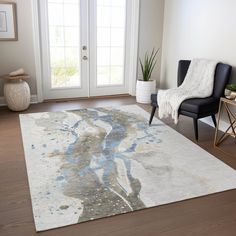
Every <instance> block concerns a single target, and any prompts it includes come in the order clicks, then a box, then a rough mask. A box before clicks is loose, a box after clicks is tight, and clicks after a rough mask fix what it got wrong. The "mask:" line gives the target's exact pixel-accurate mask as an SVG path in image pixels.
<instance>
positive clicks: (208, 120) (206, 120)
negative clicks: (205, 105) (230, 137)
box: [200, 117, 229, 132]
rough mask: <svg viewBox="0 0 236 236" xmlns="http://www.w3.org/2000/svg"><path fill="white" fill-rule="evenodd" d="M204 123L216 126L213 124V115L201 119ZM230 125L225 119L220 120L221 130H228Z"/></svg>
mask: <svg viewBox="0 0 236 236" xmlns="http://www.w3.org/2000/svg"><path fill="white" fill-rule="evenodd" d="M200 120H201V121H202V122H203V123H205V124H208V125H210V126H212V127H214V128H215V126H214V124H213V122H212V119H211V117H206V118H203V119H200ZM228 127H229V124H228V123H227V122H225V121H222V120H221V121H220V126H219V130H221V131H223V132H224V131H225V130H227V129H228Z"/></svg>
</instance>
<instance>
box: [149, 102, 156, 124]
mask: <svg viewBox="0 0 236 236" xmlns="http://www.w3.org/2000/svg"><path fill="white" fill-rule="evenodd" d="M156 109H157V108H156V107H155V106H152V112H151V116H150V120H149V125H151V124H152V120H153V117H154V115H155V112H156Z"/></svg>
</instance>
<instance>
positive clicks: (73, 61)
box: [48, 0, 81, 88]
mask: <svg viewBox="0 0 236 236" xmlns="http://www.w3.org/2000/svg"><path fill="white" fill-rule="evenodd" d="M48 27H49V47H50V50H49V51H50V70H51V88H72V87H80V86H81V59H80V58H81V55H80V48H81V40H80V38H81V37H80V32H81V30H80V0H48Z"/></svg>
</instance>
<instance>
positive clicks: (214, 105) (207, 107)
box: [151, 94, 219, 114]
mask: <svg viewBox="0 0 236 236" xmlns="http://www.w3.org/2000/svg"><path fill="white" fill-rule="evenodd" d="M151 100H152V106H158V104H157V94H152V95H151ZM218 106H219V99H218V98H215V97H208V98H193V99H188V100H185V101H184V102H182V104H181V106H180V110H184V111H187V112H192V113H197V114H201V113H206V112H210V111H217V110H218Z"/></svg>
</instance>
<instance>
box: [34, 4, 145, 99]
mask: <svg viewBox="0 0 236 236" xmlns="http://www.w3.org/2000/svg"><path fill="white" fill-rule="evenodd" d="M128 2H130V4H132V9H131V12H130V14H131V20H130V21H131V22H129V24H130V25H131V27H130V29H131V33H130V48H129V50H128V51H127V54H128V55H129V57H130V55H133V56H132V57H130V58H132V62H131V63H130V66H129V68H128V72H127V73H128V75H129V78H130V80H129V84H128V91H129V94H130V95H131V96H135V94H136V92H135V91H136V80H137V70H138V49H139V48H138V45H139V14H140V0H128ZM31 8H32V23H33V24H32V26H33V43H34V59H35V70H36V85H37V98H38V102H43V101H44V100H45V98H44V95H43V64H42V59H43V57H42V42H41V37H40V14H39V1H38V0H31Z"/></svg>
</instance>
